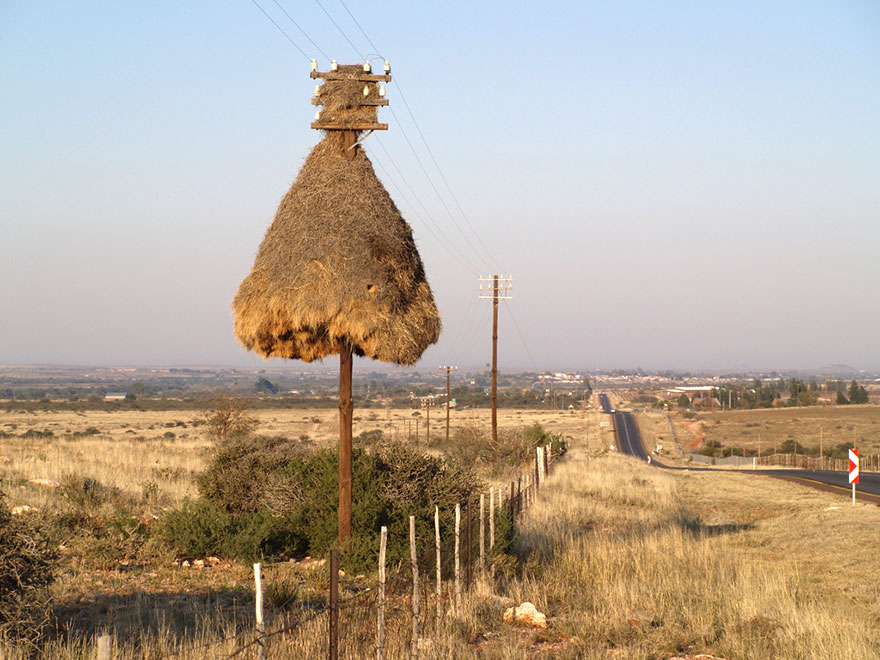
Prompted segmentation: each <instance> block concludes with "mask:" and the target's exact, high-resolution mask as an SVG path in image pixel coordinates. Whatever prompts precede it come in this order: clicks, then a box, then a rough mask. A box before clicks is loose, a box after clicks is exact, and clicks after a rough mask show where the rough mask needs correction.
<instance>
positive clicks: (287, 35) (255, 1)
mask: <svg viewBox="0 0 880 660" xmlns="http://www.w3.org/2000/svg"><path fill="white" fill-rule="evenodd" d="M251 2H252V3H254V6H255V7H256V8H257V9H259V10H260V11H261V12H263V16H265V17H266V18H268V19H269V20H270V21H271V23H272V25H274V26H275V27H276V28H278V31H279V32H280V33H281V34H283V35H284V36H285V37H287V40H288V41H289V42H290V43H292V44H293V47H294V48H296V49H297V50H298V51H299V52H300V53H302V56H303V57H304V58H306V59H307V60H311V59H312V58H311V57H309V56H308V55H306V51H304V50H303V49H302V48H300V47H299V44H297V43H296V42H295V41H294V40H293V38H292V37H291V36H290V35H289V34H287V32H285V31H284V28H282V27H281V26H280V25H278V23H276V22H275V19H274V18H272V17H271V16H269V14H267V13H266V10H265V9H263V8H262V7H261V6H260V3H258V2H257V0H251ZM276 4H277V3H276ZM285 13H287V12H285ZM291 20H293V19H291ZM310 41H311V40H310Z"/></svg>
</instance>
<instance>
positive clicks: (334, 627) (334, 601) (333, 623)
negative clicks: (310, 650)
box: [329, 550, 339, 660]
mask: <svg viewBox="0 0 880 660" xmlns="http://www.w3.org/2000/svg"><path fill="white" fill-rule="evenodd" d="M329 656H330V660H337V659H338V658H339V551H338V550H331V551H330V654H329Z"/></svg>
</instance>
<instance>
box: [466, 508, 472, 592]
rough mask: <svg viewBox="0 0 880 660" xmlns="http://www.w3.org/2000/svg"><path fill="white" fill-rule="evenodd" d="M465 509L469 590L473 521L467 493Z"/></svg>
mask: <svg viewBox="0 0 880 660" xmlns="http://www.w3.org/2000/svg"><path fill="white" fill-rule="evenodd" d="M465 511H466V517H467V533H466V537H467V541H466V542H467V591H470V590H471V547H472V546H473V542H472V540H471V528H472V527H473V525H472V524H471V523H472V522H473V521H472V520H471V496H470V493H468V498H467V503H466V504H465Z"/></svg>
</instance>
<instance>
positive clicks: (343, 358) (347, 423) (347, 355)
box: [338, 346, 354, 547]
mask: <svg viewBox="0 0 880 660" xmlns="http://www.w3.org/2000/svg"><path fill="white" fill-rule="evenodd" d="M351 366H352V357H351V347H350V346H346V347H345V348H344V349H343V350H342V352H341V353H340V354H339V527H338V536H339V546H340V547H342V546H344V545H345V544H346V543H348V540H349V538H351V436H352V432H351V420H352V413H353V411H354V405H353V403H352V396H351Z"/></svg>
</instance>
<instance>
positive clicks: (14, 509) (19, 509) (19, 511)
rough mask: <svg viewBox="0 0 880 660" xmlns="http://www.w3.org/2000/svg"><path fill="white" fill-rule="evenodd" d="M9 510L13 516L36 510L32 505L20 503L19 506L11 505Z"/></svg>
mask: <svg viewBox="0 0 880 660" xmlns="http://www.w3.org/2000/svg"><path fill="white" fill-rule="evenodd" d="M9 511H10V513H12V515H13V516H20V515H23V514H25V513H30V512H31V511H34V512H36V511H37V510H36V509H35V508H34V507H32V506H28V505H27V504H22V505H21V506H14V507H12V508H11V509H10V510H9Z"/></svg>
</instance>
